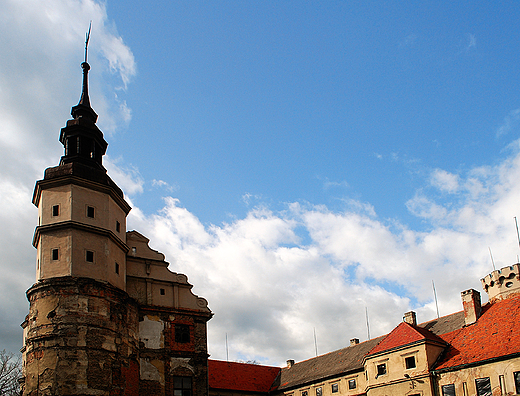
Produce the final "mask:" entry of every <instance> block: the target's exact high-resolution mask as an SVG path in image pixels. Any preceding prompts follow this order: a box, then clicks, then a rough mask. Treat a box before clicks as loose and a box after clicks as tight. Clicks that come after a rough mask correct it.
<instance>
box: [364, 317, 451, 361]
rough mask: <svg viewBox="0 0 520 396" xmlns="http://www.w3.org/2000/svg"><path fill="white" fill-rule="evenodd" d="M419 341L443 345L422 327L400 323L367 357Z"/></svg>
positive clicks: (439, 339)
mask: <svg viewBox="0 0 520 396" xmlns="http://www.w3.org/2000/svg"><path fill="white" fill-rule="evenodd" d="M421 340H430V341H434V342H438V343H441V344H444V343H445V342H444V340H442V339H441V338H439V336H436V335H435V334H433V333H431V332H430V331H428V330H426V329H424V328H422V327H419V326H414V325H411V324H409V323H406V322H401V323H400V324H399V326H397V327H396V328H395V329H393V330H392V331H391V332H390V333H389V334H388V335H387V336H386V337H385V338H383V340H382V341H381V342H380V343H379V344H377V345H376V346H375V347H374V348H372V349H371V350H370V352H369V353H368V355H375V354H377V353H380V352H384V351H388V350H390V349H394V348H398V347H401V346H405V345H408V344H412V343H414V342H417V341H421Z"/></svg>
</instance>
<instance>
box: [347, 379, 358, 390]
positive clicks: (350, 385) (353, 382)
mask: <svg viewBox="0 0 520 396" xmlns="http://www.w3.org/2000/svg"><path fill="white" fill-rule="evenodd" d="M348 388H349V389H356V380H355V379H350V380H348Z"/></svg>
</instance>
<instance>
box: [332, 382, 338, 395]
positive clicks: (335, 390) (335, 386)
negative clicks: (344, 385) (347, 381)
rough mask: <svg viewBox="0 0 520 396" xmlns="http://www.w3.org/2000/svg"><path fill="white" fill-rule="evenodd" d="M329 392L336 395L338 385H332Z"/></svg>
mask: <svg viewBox="0 0 520 396" xmlns="http://www.w3.org/2000/svg"><path fill="white" fill-rule="evenodd" d="M331 390H332V393H338V391H339V385H338V384H332V387H331Z"/></svg>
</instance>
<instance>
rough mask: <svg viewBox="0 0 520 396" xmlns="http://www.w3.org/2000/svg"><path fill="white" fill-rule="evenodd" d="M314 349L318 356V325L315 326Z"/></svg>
mask: <svg viewBox="0 0 520 396" xmlns="http://www.w3.org/2000/svg"><path fill="white" fill-rule="evenodd" d="M314 349H315V351H316V356H318V342H317V341H316V327H315V328H314Z"/></svg>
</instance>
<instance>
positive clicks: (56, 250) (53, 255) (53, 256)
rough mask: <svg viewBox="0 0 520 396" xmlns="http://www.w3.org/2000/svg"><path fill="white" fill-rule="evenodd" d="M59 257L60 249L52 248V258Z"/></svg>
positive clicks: (56, 258)
mask: <svg viewBox="0 0 520 396" xmlns="http://www.w3.org/2000/svg"><path fill="white" fill-rule="evenodd" d="M59 258H60V251H59V249H52V259H53V260H58V259H59Z"/></svg>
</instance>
